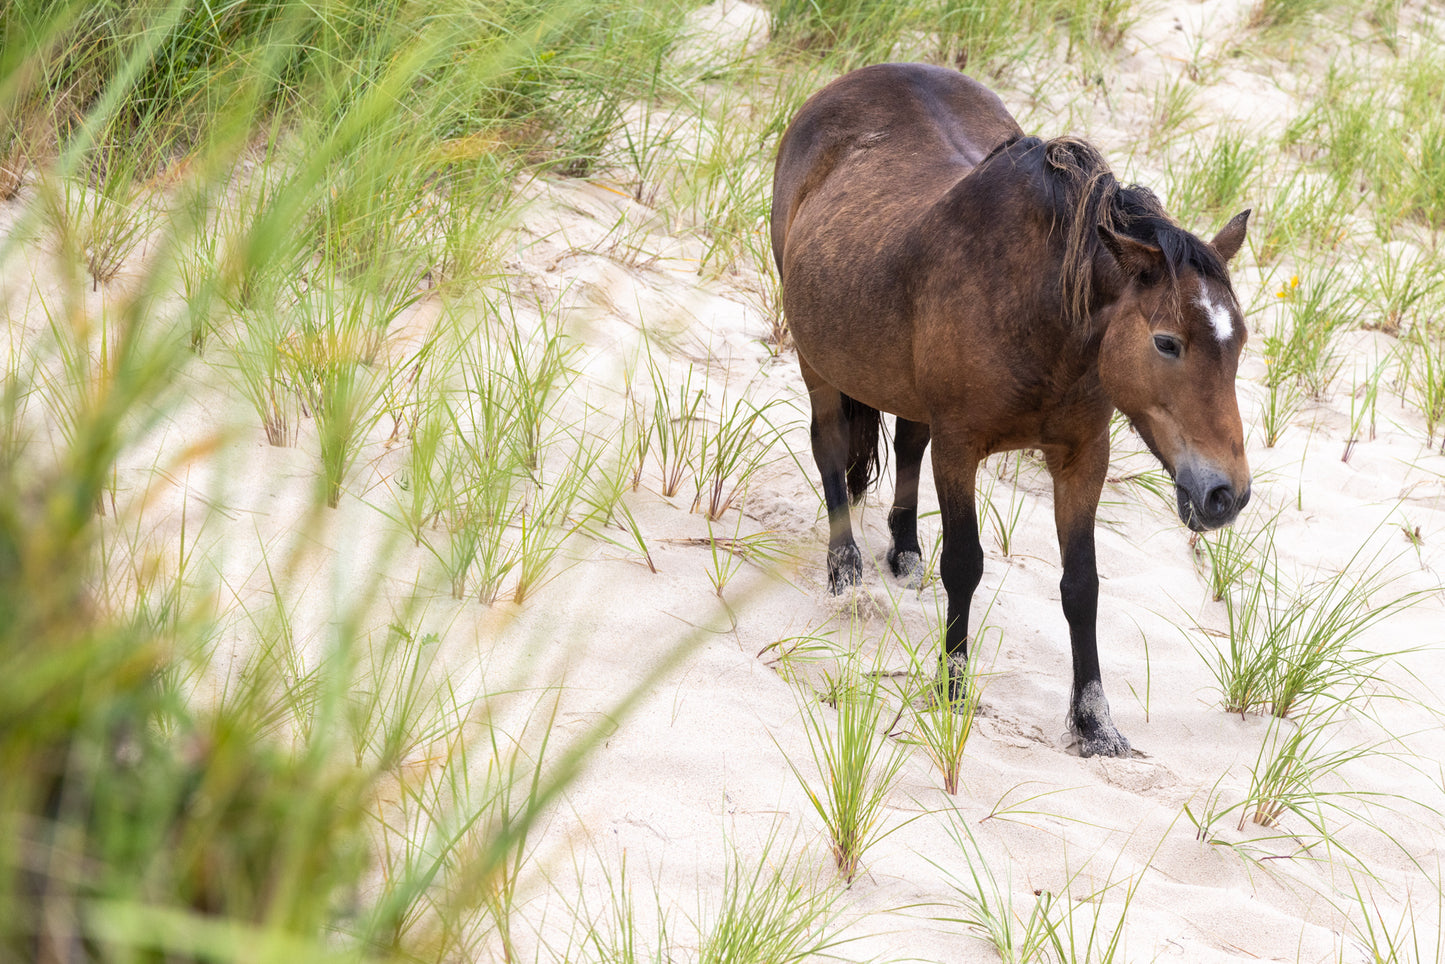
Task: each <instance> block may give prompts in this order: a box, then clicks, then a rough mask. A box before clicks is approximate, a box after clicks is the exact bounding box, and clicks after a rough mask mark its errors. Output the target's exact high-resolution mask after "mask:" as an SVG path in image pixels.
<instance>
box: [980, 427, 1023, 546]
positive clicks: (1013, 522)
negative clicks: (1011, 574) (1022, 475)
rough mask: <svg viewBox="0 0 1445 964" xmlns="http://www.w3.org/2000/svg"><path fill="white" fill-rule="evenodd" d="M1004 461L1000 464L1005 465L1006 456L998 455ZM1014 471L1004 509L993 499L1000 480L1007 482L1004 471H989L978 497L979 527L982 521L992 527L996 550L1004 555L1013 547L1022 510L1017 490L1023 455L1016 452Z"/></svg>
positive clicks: (1021, 502)
mask: <svg viewBox="0 0 1445 964" xmlns="http://www.w3.org/2000/svg"><path fill="white" fill-rule="evenodd" d="M1000 458H1002V459H1004V461H1003V462H1002V463H1000V464H1003V465H1007V458H1006V457H1005V456H1000ZM1013 463H1014V471H1013V481H1012V482H1011V483H1009V486H1008V490H1009V501H1008V507H1007V508H1006V509H1000V508H999V507H998V504H997V502H996V501H995V499H994V491H995V489H996V487H997V484H998V482H999V481H1000V480H1002V481H1005V482H1007V481H1008V479H1007V473H1006V472H997V473H991V474H990V475H989V480H988V487H987V488H986V489H984V490H983V491H982V492H981V493H980V494H979V498H978V500H977V501H978V515H979V520H978V524H979V528H980V529H982V528H983V526H984V523H985V522H986V523H988V525H989V526H990V527H991V528H992V529H993V536H994V541H995V542H997V543H998V550H999V552H1002V553H1003V554H1004V555H1005V556H1007V555H1009V554H1010V553H1011V551H1012V549H1013V538H1014V530H1015V529H1017V528H1018V524H1019V519H1020V517H1022V515H1023V511H1024V502H1025V499H1024V495H1023V493H1022V492H1020V491H1019V485H1018V482H1019V472H1020V470H1021V469H1022V467H1023V455H1022V454H1021V453H1020V454H1016V455H1014V457H1013Z"/></svg>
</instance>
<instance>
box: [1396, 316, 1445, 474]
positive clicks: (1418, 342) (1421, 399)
mask: <svg viewBox="0 0 1445 964" xmlns="http://www.w3.org/2000/svg"><path fill="white" fill-rule="evenodd" d="M1400 351H1401V352H1402V354H1403V355H1404V362H1403V368H1404V369H1405V377H1406V381H1407V382H1408V384H1409V387H1410V390H1411V391H1412V392H1413V394H1414V396H1415V404H1416V406H1417V407H1418V408H1419V410H1420V414H1422V415H1424V416H1425V444H1426V445H1428V446H1433V445H1434V444H1435V429H1436V428H1437V427H1439V426H1440V425H1441V423H1442V422H1445V335H1442V334H1440V333H1438V332H1434V331H1431V330H1429V329H1428V328H1427V327H1426V326H1424V325H1416V326H1415V327H1413V328H1412V329H1411V330H1410V334H1409V335H1408V336H1407V337H1406V338H1405V339H1403V340H1402V341H1401V343H1400ZM1440 444H1441V447H1442V449H1445V432H1442V433H1441V443H1440Z"/></svg>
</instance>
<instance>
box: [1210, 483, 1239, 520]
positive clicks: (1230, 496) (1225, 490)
mask: <svg viewBox="0 0 1445 964" xmlns="http://www.w3.org/2000/svg"><path fill="white" fill-rule="evenodd" d="M1233 508H1234V488H1233V487H1232V486H1228V485H1218V486H1215V487H1214V488H1212V489H1210V490H1209V494H1208V495H1206V496H1205V497H1204V511H1205V513H1206V514H1208V515H1209V517H1210V518H1212V519H1220V518H1223V517H1224V516H1226V515H1228V514H1229V511H1230V510H1231V509H1233Z"/></svg>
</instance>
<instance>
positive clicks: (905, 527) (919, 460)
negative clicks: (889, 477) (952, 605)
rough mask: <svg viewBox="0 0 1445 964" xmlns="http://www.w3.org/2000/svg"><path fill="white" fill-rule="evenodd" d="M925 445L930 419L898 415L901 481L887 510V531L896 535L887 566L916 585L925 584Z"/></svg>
mask: <svg viewBox="0 0 1445 964" xmlns="http://www.w3.org/2000/svg"><path fill="white" fill-rule="evenodd" d="M926 448H928V423H927V422H910V421H909V420H908V419H906V418H900V419H898V421H897V425H896V426H895V428H894V430H893V454H894V456H895V458H896V460H897V465H898V483H897V485H895V486H894V488H893V508H892V509H891V510H889V512H888V531H889V532H890V533H891V534H892V536H893V545H892V547H891V548H890V549H889V550H888V568H890V569H892V570H893V575H895V576H897V577H898V578H899V579H901V580H903V582H904V584H906V585H907V586H909V587H910V588H913V589H917V588H918V587H919V586H921V585H923V550H922V548H920V546H919V545H918V476H919V473H920V470H921V469H922V467H923V450H924V449H926Z"/></svg>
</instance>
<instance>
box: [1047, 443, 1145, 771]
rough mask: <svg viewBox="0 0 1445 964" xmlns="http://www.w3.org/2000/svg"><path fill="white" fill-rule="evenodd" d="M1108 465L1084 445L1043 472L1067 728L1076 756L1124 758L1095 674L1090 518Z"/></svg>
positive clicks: (1103, 455) (1102, 448)
mask: <svg viewBox="0 0 1445 964" xmlns="http://www.w3.org/2000/svg"><path fill="white" fill-rule="evenodd" d="M1108 461H1109V450H1108V446H1107V444H1095V445H1092V446H1088V447H1086V448H1085V449H1084V450H1083V451H1081V452H1078V453H1076V454H1075V455H1074V456H1073V457H1069V458H1057V457H1054V456H1053V455H1050V456H1049V458H1048V465H1049V472H1050V474H1052V475H1053V477H1054V523H1055V525H1056V526H1057V527H1058V532H1059V556H1060V558H1061V559H1062V560H1063V563H1064V575H1063V578H1062V579H1061V580H1060V581H1059V595H1060V598H1061V599H1062V601H1063V607H1064V618H1065V619H1066V620H1068V623H1069V642H1070V644H1071V645H1072V648H1073V651H1074V688H1073V693H1072V695H1071V697H1070V700H1069V730H1070V731H1071V732H1072V733H1073V735H1074V739H1075V740H1076V741H1077V743H1078V747H1079V753H1080V755H1082V756H1128V755H1129V741H1128V740H1126V739H1125V738H1124V737H1123V735H1122V734H1120V733H1119V731H1118V730H1117V729H1115V728H1114V721H1113V719H1112V717H1111V716H1110V715H1109V701H1108V700H1107V699H1105V698H1104V684H1103V681H1102V678H1101V676H1100V672H1099V642H1098V635H1097V621H1098V613H1099V570H1098V565H1097V563H1096V561H1095V558H1094V516H1095V514H1096V513H1097V511H1098V508H1099V493H1100V492H1101V491H1102V490H1103V487H1104V475H1105V472H1106V470H1107V468H1108Z"/></svg>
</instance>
